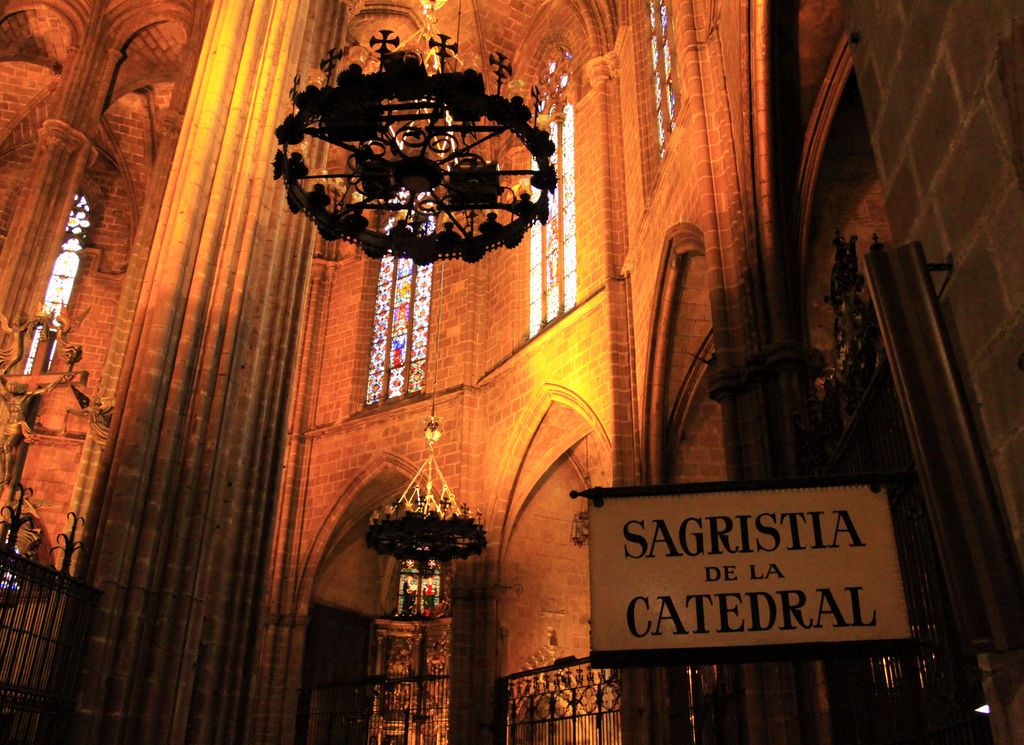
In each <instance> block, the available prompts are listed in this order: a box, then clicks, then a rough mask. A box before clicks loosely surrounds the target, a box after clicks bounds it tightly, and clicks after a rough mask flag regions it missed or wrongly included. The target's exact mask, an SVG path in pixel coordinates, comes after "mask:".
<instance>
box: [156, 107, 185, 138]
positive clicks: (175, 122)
mask: <svg viewBox="0 0 1024 745" xmlns="http://www.w3.org/2000/svg"><path fill="white" fill-rule="evenodd" d="M183 119H184V117H182V115H181V114H180V113H179V112H177V111H174V110H173V109H161V110H160V111H159V112H157V115H156V131H157V134H158V135H160V136H161V137H176V136H177V135H178V133H179V132H180V131H181V123H182V121H183Z"/></svg>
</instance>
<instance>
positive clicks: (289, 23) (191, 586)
mask: <svg viewBox="0 0 1024 745" xmlns="http://www.w3.org/2000/svg"><path fill="white" fill-rule="evenodd" d="M308 5H309V4H308V2H307V1H306V0H299V1H296V0H214V2H213V3H212V10H211V14H210V21H209V25H208V27H207V30H206V37H205V40H204V43H203V51H202V54H201V56H200V59H199V64H198V67H197V74H196V76H195V80H194V83H193V86H192V89H191V94H190V99H189V103H188V107H187V109H186V113H185V117H184V121H183V125H182V131H181V135H180V137H179V140H178V143H177V150H176V154H175V158H174V162H173V165H172V167H171V169H170V173H169V175H168V180H167V187H166V191H165V194H164V199H163V204H162V207H161V211H160V215H159V218H158V219H157V222H156V229H155V231H154V237H153V251H152V254H151V256H150V260H149V263H148V267H147V271H146V274H145V278H144V281H143V284H142V289H141V292H140V294H139V304H138V308H137V310H136V312H135V319H134V328H133V331H132V334H131V341H130V349H129V353H128V354H127V355H126V364H125V367H124V369H123V370H122V373H121V374H122V378H123V380H124V381H126V384H125V385H124V386H123V387H122V388H121V389H120V390H121V393H120V395H119V400H118V402H117V404H118V406H117V412H118V413H117V421H116V422H115V431H116V432H117V437H116V440H115V441H114V442H112V443H111V444H110V446H109V447H108V449H107V451H106V452H105V453H104V464H103V466H104V467H103V469H102V470H103V473H104V478H103V479H102V482H100V481H99V480H98V482H97V485H96V489H95V494H94V497H93V500H92V504H93V508H92V509H91V510H90V514H89V519H90V524H89V529H90V530H89V533H90V537H91V540H92V541H93V546H94V548H93V550H92V553H91V555H90V556H89V558H88V566H87V567H86V572H87V577H88V579H89V580H90V581H91V582H92V583H93V584H95V585H96V586H98V587H99V588H100V589H101V590H103V597H102V600H101V603H100V607H99V609H98V613H97V618H96V619H95V622H94V624H93V628H92V634H91V639H90V644H89V647H88V650H87V659H86V669H85V672H84V674H83V679H82V681H81V688H80V690H81V696H80V701H79V711H78V714H77V720H76V722H75V724H74V727H73V732H74V741H75V742H76V743H80V744H86V743H88V744H89V745H94V744H97V743H104V744H105V745H107V744H109V745H127V744H128V743H140V742H154V743H156V742H159V743H167V744H168V745H179V744H183V743H185V742H188V743H202V745H218V744H220V743H223V744H224V745H227V744H228V743H245V742H249V741H250V735H249V732H248V729H249V721H250V718H251V711H250V706H249V694H250V681H251V678H252V674H253V671H254V667H255V662H256V660H255V653H254V652H255V642H256V639H257V634H258V629H259V622H260V605H261V600H262V597H263V588H264V583H265V576H266V567H267V563H268V556H269V550H270V538H271V534H272V525H273V519H274V510H275V506H276V494H277V488H278V481H279V478H280V476H279V475H280V471H281V464H282V460H283V447H284V439H285V433H286V422H287V408H288V403H289V395H290V391H291V389H292V386H291V376H292V373H293V368H294V363H295V355H296V338H297V337H298V333H297V332H298V329H299V325H300V319H301V316H302V311H303V299H304V296H305V291H306V284H307V281H308V272H309V265H310V259H311V253H312V245H313V242H312V240H311V238H312V231H311V229H310V228H309V226H305V225H304V224H303V223H302V222H301V221H300V220H299V219H298V218H294V219H293V218H291V217H290V216H288V215H287V213H286V211H285V210H284V209H283V199H282V198H281V195H280V193H279V188H275V186H277V185H275V184H274V182H273V181H272V174H271V172H270V167H269V163H270V159H271V157H272V154H273V152H274V147H275V140H274V135H273V131H274V128H275V126H276V124H277V123H278V122H279V121H280V119H281V118H282V117H283V115H284V113H285V111H286V109H287V101H286V95H287V91H288V90H289V88H290V87H291V81H292V78H293V76H294V75H295V72H296V71H297V70H299V69H304V68H303V66H302V65H301V64H300V52H301V51H302V41H301V40H302V36H303V33H304V31H305V28H304V26H305V22H306V19H307V16H308V13H309V7H308ZM307 66H308V65H307Z"/></svg>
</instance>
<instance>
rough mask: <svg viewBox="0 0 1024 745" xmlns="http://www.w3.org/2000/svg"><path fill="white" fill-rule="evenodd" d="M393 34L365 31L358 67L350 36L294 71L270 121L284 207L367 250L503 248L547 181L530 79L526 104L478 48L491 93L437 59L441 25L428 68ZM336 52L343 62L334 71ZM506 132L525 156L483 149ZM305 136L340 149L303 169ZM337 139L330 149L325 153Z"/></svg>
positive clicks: (518, 84)
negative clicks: (344, 44) (504, 158)
mask: <svg viewBox="0 0 1024 745" xmlns="http://www.w3.org/2000/svg"><path fill="white" fill-rule="evenodd" d="M399 41H400V40H399V39H398V37H397V36H395V35H393V33H392V32H391V31H388V30H382V31H380V32H378V34H377V35H376V36H374V37H373V38H372V39H371V41H370V45H371V46H372V47H373V48H374V49H375V50H376V51H377V53H378V57H379V69H378V71H377V72H374V73H364V71H363V67H362V65H363V64H365V57H366V56H368V55H367V53H366V51H365V50H361V48H358V47H357V48H350V49H349V50H346V51H345V52H342V51H340V50H337V49H333V50H331V51H330V52H328V54H327V56H326V57H325V58H324V59H323V60H322V61H321V62H320V70H321V71H322V75H320V76H319V78H320V80H319V82H320V83H321V84H320V85H316V84H313V83H311V84H309V85H307V86H306V87H305V88H302V89H301V90H300V89H299V82H298V78H296V81H295V86H294V87H293V89H292V91H291V99H292V103H293V106H294V109H293V111H292V113H291V114H289V115H288V116H286V117H285V119H284V122H282V124H281V125H280V126H279V127H278V128H277V140H278V143H279V144H280V146H281V147H280V149H279V150H278V151H277V153H276V155H275V158H274V178H275V179H283V180H284V185H285V189H286V196H287V201H288V206H289V208H290V209H291V210H292V212H302V213H304V214H305V215H306V216H307V217H308V218H309V219H310V220H312V221H313V223H315V224H316V227H317V229H318V230H319V232H320V234H321V235H322V236H323V237H324V238H325V239H326V240H329V241H331V240H347V241H350V242H352V243H355V244H357V245H358V246H359V247H360V248H362V249H363V251H365V252H366V254H367V255H369V256H370V257H373V258H380V257H381V256H383V255H384V254H385V253H391V254H392V255H394V256H399V257H408V258H411V259H412V260H413V261H415V262H416V263H417V264H421V265H422V264H429V263H431V262H433V261H436V260H438V259H462V260H464V261H468V262H475V261H479V260H480V259H481V258H482V257H483V255H484V253H486V252H487V251H489V250H491V249H494V248H497V247H498V246H506V247H508V248H513V247H514V246H516V245H518V244H519V243H520V241H521V240H522V239H523V236H524V235H525V234H526V232H527V231H528V230H529V229H530V226H531V225H532V224H534V223H535V222H540V223H542V224H543V223H546V222H547V220H548V195H549V194H551V193H552V192H554V190H555V186H556V184H557V182H558V178H557V176H556V173H555V168H554V166H553V165H552V164H551V156H552V154H553V153H554V149H555V146H554V144H553V143H552V140H551V136H550V135H549V134H548V132H546V131H545V130H544V129H543V128H542V126H538V115H539V113H540V112H539V108H540V94H539V91H538V89H537V88H534V89H533V108H532V110H531V108H530V107H528V106H527V105H526V103H524V94H525V92H526V91H525V88H526V84H525V83H523V82H522V81H520V80H510V81H509V82H508V84H507V85H504V84H505V81H506V80H508V79H509V78H510V77H511V75H512V66H511V65H510V64H509V62H508V59H507V58H506V57H505V55H503V54H501V53H495V54H492V55H491V56H490V63H491V66H492V68H493V69H494V77H495V80H496V93H494V94H488V93H487V92H486V90H485V85H484V78H483V76H482V75H481V74H480V73H479V72H477V71H476V70H473V69H468V68H467V69H462V70H459V71H449V70H447V69H446V68H447V67H454V60H455V59H457V58H456V57H455V54H456V52H457V51H458V45H457V44H455V43H453V42H452V41H451V39H450V38H449V37H448V36H445V35H444V34H439V35H437V36H436V37H434V38H431V39H430V41H429V47H428V48H429V52H428V55H427V56H428V59H429V60H430V61H431V62H432V66H433V67H435V68H436V72H434V73H433V74H430V73H428V72H427V67H426V66H425V65H424V63H423V59H422V58H421V56H420V55H419V54H418V53H416V52H413V51H409V50H401V49H399V46H398V45H399ZM353 50H356V51H353ZM359 51H361V52H362V57H361V56H360V54H359ZM342 59H345V60H346V61H347V62H350V63H351V64H349V65H348V66H347V67H345V69H343V70H342V71H341V72H340V73H338V74H337V75H336V76H335V74H334V71H335V67H337V66H338V63H339V62H340V61H341V60H342ZM503 85H504V87H505V89H506V91H507V93H508V94H509V96H510V97H509V98H505V97H504V96H503V95H502V88H503ZM546 118H547V117H541V118H540V123H541V125H543V124H544V120H545V119H546ZM506 134H509V135H511V136H512V137H514V138H516V139H517V140H519V142H521V143H522V145H523V146H524V147H525V148H526V150H527V152H528V153H529V157H530V158H531V159H532V162H533V165H532V167H531V168H528V169H520V170H514V169H503V168H501V167H500V166H499V165H498V164H497V163H496V162H494V161H493V160H491V159H489V158H488V157H487V155H486V152H487V150H488V148H490V147H492V146H494V145H496V144H498V138H499V137H501V136H503V135H506ZM307 138H310V141H312V140H320V141H322V142H324V143H326V144H327V145H328V147H329V148H333V149H334V150H335V153H331V151H330V149H329V151H328V158H327V162H328V164H329V165H330V164H334V163H336V162H337V161H338V160H341V161H342V164H341V167H340V168H333V167H332V168H328V169H327V170H323V171H320V172H316V171H314V169H312V168H311V167H310V166H309V164H308V163H307V162H306V154H305V153H306V150H307V148H308V145H307ZM338 150H340V151H342V152H340V155H341V156H342V157H341V158H340V159H339V158H336V157H332V156H333V155H334V154H336V153H337V151H338Z"/></svg>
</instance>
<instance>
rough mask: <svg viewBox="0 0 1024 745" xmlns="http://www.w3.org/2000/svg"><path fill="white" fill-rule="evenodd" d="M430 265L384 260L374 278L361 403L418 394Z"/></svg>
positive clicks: (423, 371)
mask: <svg viewBox="0 0 1024 745" xmlns="http://www.w3.org/2000/svg"><path fill="white" fill-rule="evenodd" d="M432 281H433V265H430V264H428V265H427V266H420V267H417V266H416V265H415V264H414V263H413V261H412V259H406V258H400V259H396V258H395V257H394V256H391V255H390V254H388V255H387V256H384V258H382V259H381V262H380V272H379V274H378V275H377V300H376V305H375V308H374V313H373V341H372V343H371V346H370V377H369V381H368V383H367V386H366V403H367V404H375V403H378V402H379V401H381V400H382V399H384V398H396V397H398V396H401V395H403V394H405V393H414V392H416V391H421V390H423V385H424V381H425V379H426V364H427V335H428V332H429V329H430V290H431V285H432Z"/></svg>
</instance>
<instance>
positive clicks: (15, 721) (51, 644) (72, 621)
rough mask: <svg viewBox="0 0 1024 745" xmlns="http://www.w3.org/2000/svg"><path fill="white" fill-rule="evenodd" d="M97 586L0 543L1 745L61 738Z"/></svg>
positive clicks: (43, 744)
mask: <svg viewBox="0 0 1024 745" xmlns="http://www.w3.org/2000/svg"><path fill="white" fill-rule="evenodd" d="M98 598H99V591H98V590H96V589H94V588H92V587H89V586H88V585H85V584H83V583H82V582H80V581H78V580H76V579H74V578H73V577H70V576H68V575H66V574H61V573H60V572H57V571H55V570H54V569H50V568H49V567H44V566H40V565H38V564H35V563H33V562H32V561H30V560H28V559H26V558H24V557H22V556H19V555H17V554H16V553H14V552H13V551H12V550H11V549H10V548H8V547H7V546H6V545H2V546H0V743H4V745H7V744H11V745H13V744H14V743H17V744H18V745H50V744H51V743H58V742H61V743H62V742H65V741H66V739H67V737H68V735H69V733H70V732H69V726H70V720H71V714H72V712H73V710H74V705H75V698H74V694H75V682H76V679H77V676H78V668H79V662H80V660H81V656H82V649H83V647H84V645H85V638H86V634H87V632H88V629H89V623H90V620H91V619H92V613H93V609H94V608H95V606H96V602H97V599H98Z"/></svg>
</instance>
